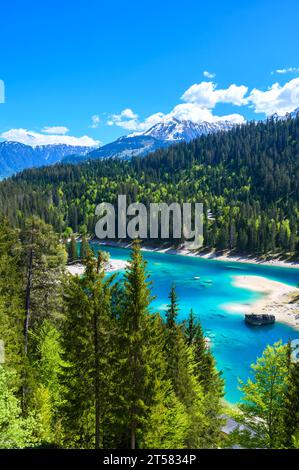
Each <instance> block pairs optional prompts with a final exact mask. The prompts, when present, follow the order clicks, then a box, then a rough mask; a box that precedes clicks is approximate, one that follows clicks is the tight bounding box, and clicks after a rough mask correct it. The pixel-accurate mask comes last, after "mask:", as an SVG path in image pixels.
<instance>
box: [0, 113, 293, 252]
mask: <svg viewBox="0 0 299 470" xmlns="http://www.w3.org/2000/svg"><path fill="white" fill-rule="evenodd" d="M118 194H126V195H127V200H128V203H130V202H132V201H134V202H135V201H139V202H143V203H145V204H146V205H148V204H149V203H151V202H166V203H171V202H188V201H189V202H203V203H204V209H205V224H204V247H205V248H216V249H218V250H224V249H228V250H233V251H238V252H244V253H252V254H255V255H263V254H266V253H282V254H285V255H289V256H297V257H298V255H299V242H298V224H299V208H298V201H299V117H298V116H297V117H296V118H295V119H286V120H278V121H277V120H274V119H270V120H268V121H267V122H259V123H255V122H251V123H248V124H246V125H244V126H240V127H236V128H235V129H233V130H231V131H230V132H220V133H216V134H210V135H208V136H202V137H201V138H199V139H197V140H194V141H192V142H190V143H188V144H186V143H181V144H178V145H175V146H172V147H170V148H167V149H160V150H158V151H156V152H155V153H153V154H151V155H149V156H147V157H145V158H134V159H133V160H132V161H131V162H124V161H119V160H101V161H98V160H97V161H94V160H92V161H89V162H86V163H83V164H79V165H70V164H68V165H55V166H51V167H45V168H43V169H33V170H26V171H24V172H23V173H20V174H18V175H16V176H15V177H13V178H10V179H8V180H6V181H3V182H1V183H0V212H2V213H4V214H5V215H7V217H8V218H9V220H10V221H11V223H12V224H13V225H14V226H18V227H23V226H24V220H25V218H26V217H27V216H30V215H32V214H36V215H38V216H39V217H40V218H42V219H43V220H45V221H46V222H47V223H50V224H52V225H53V227H54V229H55V231H57V232H58V233H60V234H63V233H65V232H67V233H69V231H70V230H73V231H74V232H82V233H85V232H88V233H90V234H93V233H94V227H95V223H96V219H95V215H94V212H95V207H96V205H97V204H98V203H100V202H103V201H105V202H111V203H115V202H116V200H117V195H118ZM174 241H175V240H174Z"/></svg>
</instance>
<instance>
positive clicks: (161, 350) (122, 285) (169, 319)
mask: <svg viewBox="0 0 299 470" xmlns="http://www.w3.org/2000/svg"><path fill="white" fill-rule="evenodd" d="M298 146H299V118H298V117H297V118H296V119H293V120H292V119H288V120H283V121H278V122H275V121H274V120H269V121H268V122H266V123H258V124H255V123H250V124H247V125H246V126H242V127H238V128H236V129H234V130H233V131H231V132H228V133H219V134H215V135H210V136H207V137H202V138H200V139H198V140H195V141H193V142H191V143H189V144H179V145H177V146H173V147H171V148H169V149H167V150H165V149H164V150H160V151H157V152H156V153H154V154H151V155H149V156H148V157H146V158H144V159H137V158H136V159H134V160H133V161H132V162H124V161H117V160H111V161H90V162H86V163H83V164H80V165H55V166H52V167H47V168H43V169H38V170H28V171H24V172H23V173H21V174H19V175H16V176H15V177H13V178H10V179H8V180H6V181H3V182H2V183H1V184H0V213H1V218H0V340H1V344H2V345H3V349H4V351H2V349H1V350H0V448H23V447H30V448H40V447H58V448H80V449H86V448H108V449H112V448H131V449H135V448H187V449H194V448H222V447H232V446H234V445H238V446H241V447H253V448H255V447H259V448H261V447H263V448H291V447H293V448H294V447H296V448H297V447H299V406H298V396H299V363H298V362H297V363H296V362H292V360H291V348H290V345H288V344H282V343H281V342H278V343H276V344H274V345H272V346H268V347H267V348H266V349H265V351H264V352H263V355H262V356H261V357H260V358H259V359H258V360H257V362H256V364H254V365H253V366H252V376H251V378H250V379H248V381H247V382H245V383H241V384H240V388H241V390H242V404H240V406H238V407H235V408H234V409H231V408H229V407H228V405H227V404H226V403H225V402H224V401H223V396H224V385H225V384H224V383H223V379H222V376H221V371H218V370H217V365H216V363H215V360H214V357H213V354H212V352H211V350H210V349H209V347H208V346H207V342H206V339H205V336H204V332H203V329H202V327H201V324H200V321H199V320H198V316H197V314H198V312H195V313H194V312H193V311H191V312H185V314H184V317H185V318H186V320H185V321H184V322H178V312H179V310H180V302H179V299H178V298H177V293H176V288H175V286H173V287H172V288H171V291H170V292H169V303H168V308H167V311H166V313H165V316H163V317H162V316H161V315H160V314H159V313H156V312H155V311H153V310H152V308H151V301H152V280H151V279H150V278H149V275H148V272H147V266H146V262H145V261H144V259H143V257H142V253H141V249H140V242H139V241H135V242H134V243H133V246H132V250H131V257H130V260H129V263H128V266H127V268H126V271H125V275H124V276H123V277H117V276H116V275H109V276H108V275H106V273H105V262H106V254H104V253H102V252H101V251H99V252H93V251H92V248H91V247H90V246H89V244H88V242H87V239H86V235H87V233H89V234H92V233H93V229H94V223H95V218H94V209H95V206H96V204H98V203H99V202H101V201H107V202H115V200H116V197H117V195H118V194H127V195H128V200H129V202H130V200H132V201H135V200H138V201H142V202H145V203H146V204H148V203H150V202H159V201H163V202H173V201H178V202H183V201H184V202H185V201H194V202H195V201H196V202H198V201H199V202H200V201H203V202H204V203H205V211H206V225H205V246H206V247H215V248H217V249H231V250H238V251H243V252H247V253H255V254H259V255H261V254H265V253H268V252H271V253H275V252H276V253H284V254H285V255H286V254H287V255H290V256H294V255H296V254H297V255H298V253H299V247H298V235H297V226H298V223H299V210H298V201H299V198H298V196H299V167H298V156H299V147H298ZM78 232H79V233H81V234H83V235H84V236H83V239H82V243H81V244H80V250H78V246H77V244H76V240H75V236H74V235H73V233H78ZM78 257H79V258H80V259H81V262H82V263H83V264H84V265H85V274H84V275H83V276H81V277H80V276H73V275H70V274H67V272H66V263H67V262H68V260H75V259H78ZM1 344H0V346H1ZM1 347H2V346H1ZM3 352H4V354H3ZM228 413H230V414H231V415H233V416H234V418H235V419H236V420H237V421H238V422H240V423H243V424H245V425H246V427H245V428H244V429H245V430H243V431H238V432H235V433H233V434H232V435H229V436H227V435H225V434H224V433H223V432H222V426H223V423H224V419H223V414H228Z"/></svg>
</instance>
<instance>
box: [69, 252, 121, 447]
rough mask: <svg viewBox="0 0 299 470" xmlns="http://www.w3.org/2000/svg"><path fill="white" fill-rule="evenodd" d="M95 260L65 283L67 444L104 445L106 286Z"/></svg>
mask: <svg viewBox="0 0 299 470" xmlns="http://www.w3.org/2000/svg"><path fill="white" fill-rule="evenodd" d="M112 281H113V278H110V279H109V280H107V281H105V280H104V273H103V272H102V271H100V272H97V263H96V260H95V259H94V258H92V257H91V256H89V257H88V258H87V259H86V271H85V276H83V277H82V278H80V277H78V276H72V277H69V279H68V281H67V283H66V286H65V294H64V298H65V306H66V307H65V310H66V311H65V322H64V330H63V347H64V358H65V362H66V366H64V373H63V377H62V383H63V386H64V390H65V392H64V397H65V404H64V406H63V407H62V413H63V421H64V428H65V434H66V444H67V445H70V446H78V447H82V448H91V447H94V448H99V447H102V445H103V439H104V436H103V429H102V426H101V425H102V422H103V421H104V419H105V415H106V414H107V413H108V412H109V406H110V404H109V398H110V397H111V395H112V391H111V389H110V388H109V387H110V386H111V382H110V374H111V372H110V371H111V368H110V361H111V355H112V351H111V343H110V331H111V329H112V330H113V328H111V324H109V323H108V322H109V318H110V295H111V288H110V284H111V282H112Z"/></svg>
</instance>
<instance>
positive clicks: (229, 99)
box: [182, 82, 248, 109]
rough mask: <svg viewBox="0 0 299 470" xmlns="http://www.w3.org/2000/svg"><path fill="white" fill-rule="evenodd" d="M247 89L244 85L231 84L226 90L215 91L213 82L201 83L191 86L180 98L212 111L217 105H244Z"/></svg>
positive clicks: (215, 87) (215, 86)
mask: <svg viewBox="0 0 299 470" xmlns="http://www.w3.org/2000/svg"><path fill="white" fill-rule="evenodd" d="M247 91H248V87H247V86H244V85H240V86H238V85H235V84H232V85H230V86H229V87H228V88H224V89H217V85H216V84H215V83H213V82H201V83H195V84H194V85H192V86H191V87H190V88H188V90H186V91H185V93H184V94H183V96H182V100H183V101H186V102H187V103H197V104H199V105H200V106H204V107H206V108H209V109H212V108H214V107H215V106H216V104H217V103H231V104H234V105H236V106H241V105H244V104H246V102H247V100H246V99H245V98H244V97H245V95H246V93H247Z"/></svg>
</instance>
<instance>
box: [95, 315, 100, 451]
mask: <svg viewBox="0 0 299 470" xmlns="http://www.w3.org/2000/svg"><path fill="white" fill-rule="evenodd" d="M93 329H94V355H95V361H94V364H95V370H94V373H95V376H94V381H95V384H94V385H95V387H94V388H95V448H96V449H99V448H100V397H99V393H100V384H99V372H100V365H99V332H98V319H97V315H96V313H95V314H94V317H93Z"/></svg>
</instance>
